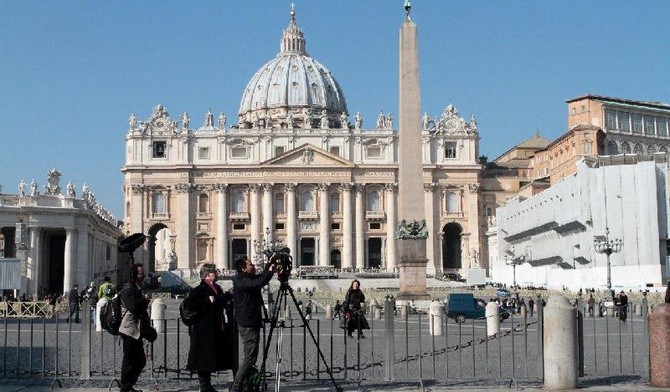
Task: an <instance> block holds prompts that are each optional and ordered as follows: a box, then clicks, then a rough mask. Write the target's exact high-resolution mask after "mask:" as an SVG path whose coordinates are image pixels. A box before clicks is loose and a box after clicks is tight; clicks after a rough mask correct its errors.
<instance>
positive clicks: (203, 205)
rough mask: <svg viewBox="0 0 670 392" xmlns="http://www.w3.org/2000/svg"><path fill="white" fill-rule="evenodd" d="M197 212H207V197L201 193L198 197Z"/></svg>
mask: <svg viewBox="0 0 670 392" xmlns="http://www.w3.org/2000/svg"><path fill="white" fill-rule="evenodd" d="M198 212H200V213H205V212H209V196H207V194H205V193H203V194H201V195H200V196H199V197H198Z"/></svg>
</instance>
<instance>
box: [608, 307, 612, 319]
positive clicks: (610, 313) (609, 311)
mask: <svg viewBox="0 0 670 392" xmlns="http://www.w3.org/2000/svg"><path fill="white" fill-rule="evenodd" d="M607 317H614V308H613V307H609V308H607Z"/></svg>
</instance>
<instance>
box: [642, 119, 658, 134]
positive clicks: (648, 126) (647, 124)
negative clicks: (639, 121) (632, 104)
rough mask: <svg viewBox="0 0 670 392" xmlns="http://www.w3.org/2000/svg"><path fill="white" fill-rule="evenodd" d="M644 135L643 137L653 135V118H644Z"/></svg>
mask: <svg viewBox="0 0 670 392" xmlns="http://www.w3.org/2000/svg"><path fill="white" fill-rule="evenodd" d="M644 134H645V135H655V134H656V130H655V128H654V117H653V116H644Z"/></svg>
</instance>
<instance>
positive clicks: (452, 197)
mask: <svg viewBox="0 0 670 392" xmlns="http://www.w3.org/2000/svg"><path fill="white" fill-rule="evenodd" d="M447 212H458V195H457V194H456V192H447Z"/></svg>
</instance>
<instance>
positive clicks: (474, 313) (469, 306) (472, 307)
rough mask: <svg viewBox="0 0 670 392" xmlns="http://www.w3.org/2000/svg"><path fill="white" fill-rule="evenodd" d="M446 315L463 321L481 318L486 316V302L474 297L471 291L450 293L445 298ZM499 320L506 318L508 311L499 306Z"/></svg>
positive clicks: (457, 320) (459, 321) (508, 314)
mask: <svg viewBox="0 0 670 392" xmlns="http://www.w3.org/2000/svg"><path fill="white" fill-rule="evenodd" d="M446 308H447V317H449V318H452V319H454V320H456V322H458V323H464V322H465V320H467V319H483V318H485V317H486V302H485V301H484V300H482V299H479V298H475V297H474V295H472V293H451V294H449V297H448V298H447V304H446ZM499 315H500V321H503V320H505V319H507V318H508V317H509V316H510V312H509V311H508V310H507V309H505V308H501V309H500V312H499Z"/></svg>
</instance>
